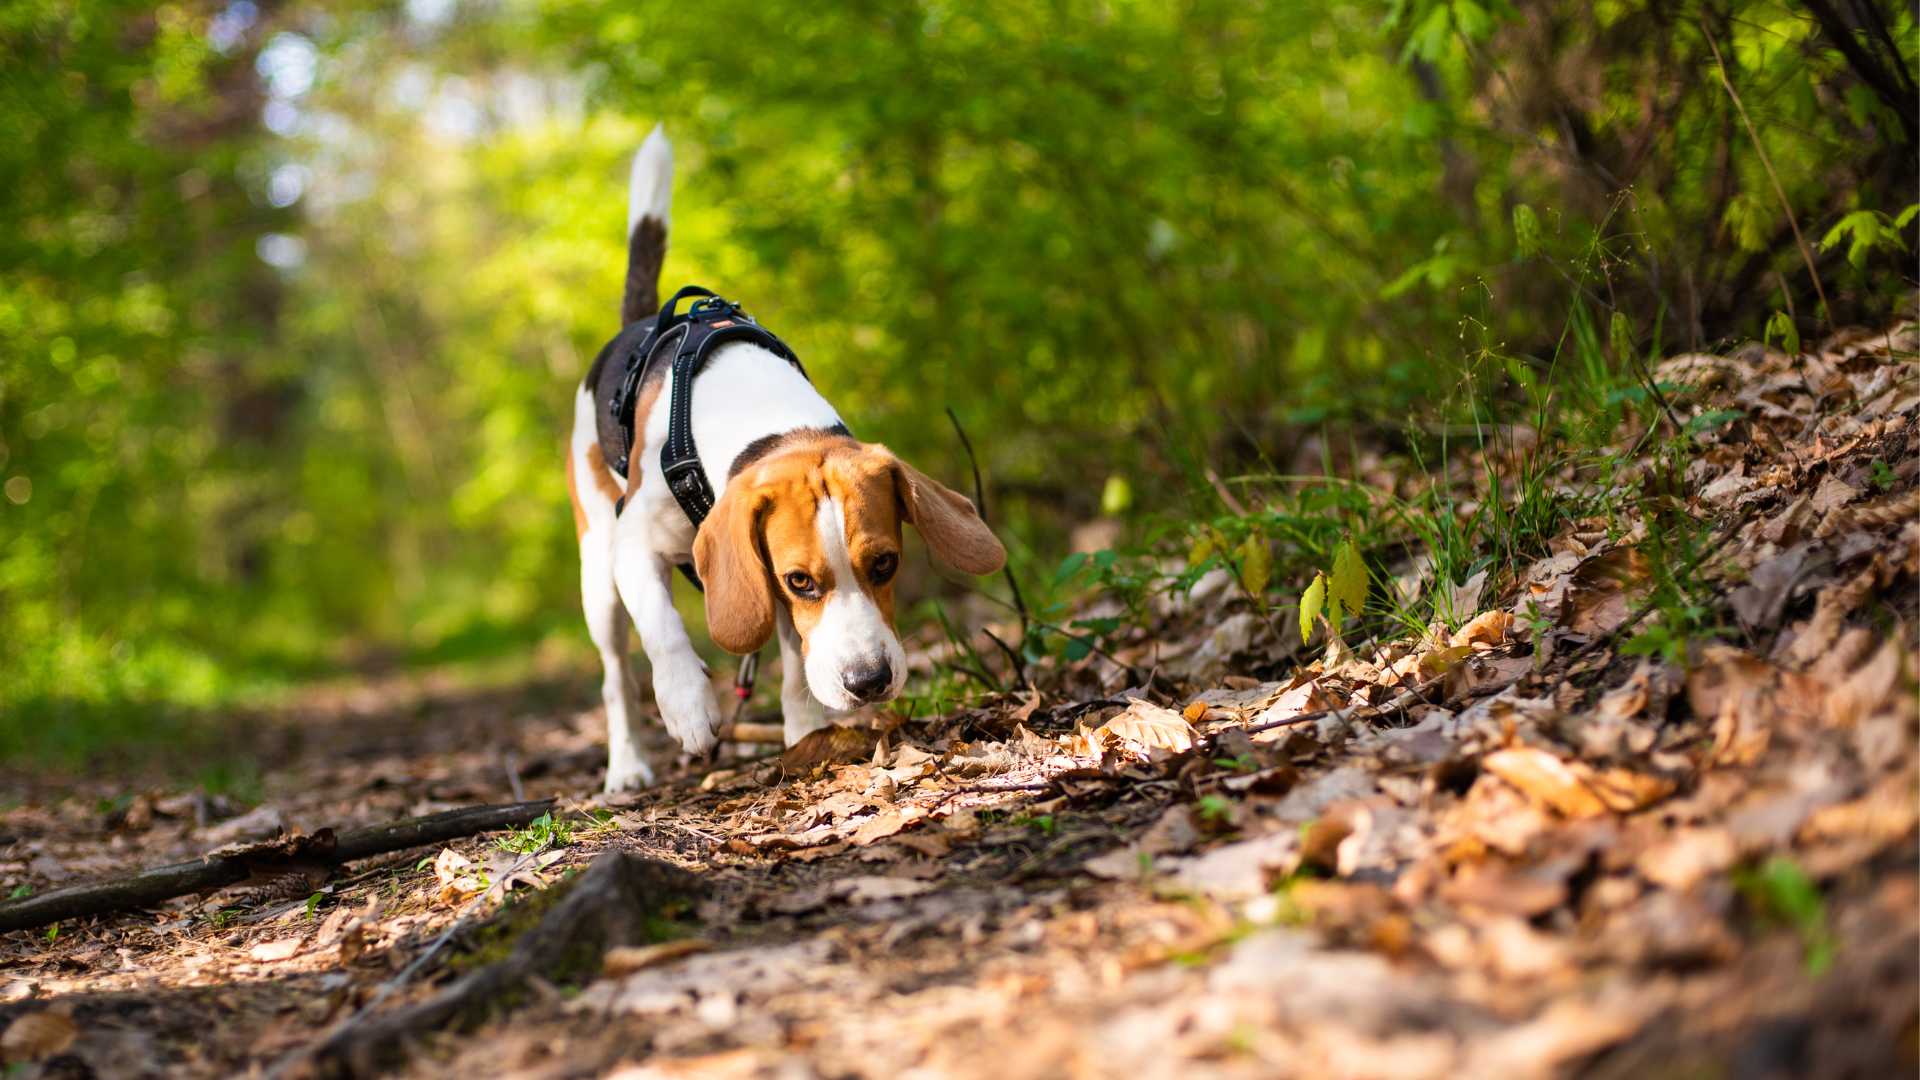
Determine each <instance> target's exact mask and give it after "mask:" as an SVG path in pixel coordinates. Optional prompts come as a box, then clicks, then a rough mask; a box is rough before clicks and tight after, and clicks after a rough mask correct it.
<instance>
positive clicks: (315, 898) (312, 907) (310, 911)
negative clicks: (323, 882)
mask: <svg viewBox="0 0 1920 1080" xmlns="http://www.w3.org/2000/svg"><path fill="white" fill-rule="evenodd" d="M326 898H327V894H326V893H324V892H316V893H314V894H313V895H312V896H309V897H307V907H306V910H307V918H309V919H311V918H314V917H315V916H316V915H317V914H318V913H319V911H320V904H321V903H322V902H323V901H325V900H326Z"/></svg>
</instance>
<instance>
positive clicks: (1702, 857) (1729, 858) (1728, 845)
mask: <svg viewBox="0 0 1920 1080" xmlns="http://www.w3.org/2000/svg"><path fill="white" fill-rule="evenodd" d="M1739 854H1740V851H1739V846H1738V845H1737V844H1735V843H1734V839H1733V834H1732V833H1730V832H1728V831H1727V830H1725V829H1722V828H1698V829H1679V830H1676V831H1674V832H1673V833H1672V834H1671V835H1669V836H1667V837H1666V838H1665V839H1663V840H1660V841H1659V842H1657V843H1655V844H1654V845H1653V846H1652V847H1650V848H1648V849H1647V850H1646V851H1644V852H1642V853H1641V855H1640V858H1639V861H1638V862H1636V863H1635V866H1636V867H1637V868H1638V869H1639V871H1640V876H1641V877H1644V878H1646V879H1647V880H1648V881H1651V882H1653V883H1654V884H1655V885H1660V886H1664V887H1666V888H1669V889H1678V890H1679V891H1681V892H1685V891H1687V890H1688V889H1691V888H1693V887H1694V886H1695V885H1697V884H1699V883H1700V882H1701V881H1702V880H1704V879H1705V878H1707V877H1709V876H1711V875H1714V874H1718V873H1720V872H1721V871H1723V870H1725V869H1727V868H1728V867H1730V866H1732V865H1733V862H1734V860H1735V859H1736V858H1738V857H1739Z"/></svg>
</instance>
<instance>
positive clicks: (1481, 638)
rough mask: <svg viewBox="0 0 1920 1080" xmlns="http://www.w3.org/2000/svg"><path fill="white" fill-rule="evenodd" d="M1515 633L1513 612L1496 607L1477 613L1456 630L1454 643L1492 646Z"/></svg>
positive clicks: (1457, 644)
mask: <svg viewBox="0 0 1920 1080" xmlns="http://www.w3.org/2000/svg"><path fill="white" fill-rule="evenodd" d="M1512 634H1513V613H1512V612H1510V611H1501V610H1500V609H1498V608H1495V609H1493V610H1491V611H1483V612H1481V613H1480V614H1478V615H1475V616H1474V617H1473V619H1472V621H1470V622H1468V623H1467V625H1465V626H1462V627H1461V628H1460V629H1459V630H1457V631H1455V632H1454V635H1453V642H1452V643H1453V644H1454V645H1456V646H1459V645H1485V646H1487V647H1489V648H1490V647H1492V646H1495V645H1498V644H1500V643H1502V642H1504V641H1506V640H1507V638H1509V637H1511V636H1512Z"/></svg>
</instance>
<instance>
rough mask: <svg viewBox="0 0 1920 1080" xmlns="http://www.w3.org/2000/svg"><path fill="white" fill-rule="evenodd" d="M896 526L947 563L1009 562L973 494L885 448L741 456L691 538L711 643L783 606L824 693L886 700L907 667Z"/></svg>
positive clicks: (992, 566) (798, 449) (755, 640)
mask: <svg viewBox="0 0 1920 1080" xmlns="http://www.w3.org/2000/svg"><path fill="white" fill-rule="evenodd" d="M902 524H912V525H913V526H914V527H915V528H917V529H919V530H920V535H921V536H922V537H923V538H924V539H925V540H926V542H927V547H928V548H929V549H931V550H932V551H933V553H934V555H935V556H937V557H938V558H939V559H940V560H941V561H942V562H945V563H947V564H948V565H950V566H953V567H954V568H956V569H959V570H964V571H966V572H967V573H970V574H986V573H991V572H993V571H995V570H998V569H999V568H1000V566H1001V564H1002V563H1004V562H1006V558H1007V552H1006V549H1005V548H1003V547H1001V546H1000V541H999V540H997V539H995V537H994V535H993V533H992V532H990V531H989V530H988V529H987V526H986V523H985V522H983V521H981V520H980V514H979V512H978V511H977V510H976V509H975V508H974V505H973V503H972V502H970V501H968V499H967V498H966V497H965V496H963V495H961V494H959V493H958V492H955V491H952V490H949V489H948V488H946V487H943V486H941V485H940V484H938V483H935V482H934V481H933V480H931V479H928V478H927V476H926V474H924V473H922V472H920V471H919V470H918V469H915V468H913V467H912V466H911V465H908V464H906V463H905V462H903V461H901V460H900V459H899V458H896V457H894V456H893V454H892V453H890V452H889V451H888V450H887V449H886V448H885V447H883V446H878V445H875V444H871V443H860V442H856V441H854V440H852V439H849V438H844V437H837V438H836V437H828V438H823V439H818V440H812V441H807V442H802V443H799V444H797V445H793V446H791V447H787V448H784V449H781V450H777V451H775V452H774V453H772V454H770V455H768V456H767V457H765V458H762V459H761V460H760V461H758V462H756V463H754V464H752V465H749V466H747V467H746V468H745V469H743V470H742V471H741V472H740V473H739V474H738V475H736V476H734V477H733V478H732V479H731V480H730V481H728V483H727V488H726V491H725V492H724V493H723V494H722V495H721V496H720V500H719V502H717V503H716V504H714V508H713V513H712V514H710V515H709V516H708V517H707V520H706V521H705V522H704V523H703V524H702V525H701V526H700V531H699V534H698V535H697V536H696V537H695V538H694V542H693V560H694V566H695V569H697V570H698V571H699V574H700V580H701V581H702V582H704V583H705V586H706V600H707V629H708V631H709V633H711V634H712V636H713V640H714V642H715V643H716V644H718V645H719V646H720V647H721V648H723V649H726V650H727V651H728V652H732V653H742V654H744V653H750V652H753V651H754V650H756V649H758V648H760V646H762V645H764V644H766V642H767V638H768V637H769V636H771V635H772V633H773V628H774V619H775V617H776V615H775V613H776V611H778V610H781V609H784V610H785V612H786V614H787V616H788V617H789V618H791V619H792V621H793V627H794V629H795V630H796V631H798V633H799V637H800V643H801V651H802V652H803V653H804V654H805V656H806V675H807V685H808V686H809V687H810V688H811V689H812V691H813V695H814V696H815V697H816V698H819V699H820V701H821V703H822V704H825V705H827V706H828V707H830V708H835V709H852V708H855V707H857V706H859V705H864V704H868V703H871V702H876V701H886V700H888V699H890V698H892V697H893V696H894V695H895V694H897V693H899V692H900V687H901V685H902V684H904V683H905V682H906V677H907V672H906V667H907V658H906V653H905V651H904V650H903V649H901V647H900V636H899V634H898V633H897V632H896V631H895V630H894V626H893V582H894V575H895V574H896V572H897V571H898V570H899V568H900V529H901V525H902Z"/></svg>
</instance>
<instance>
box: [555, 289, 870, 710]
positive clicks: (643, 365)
mask: <svg viewBox="0 0 1920 1080" xmlns="http://www.w3.org/2000/svg"><path fill="white" fill-rule="evenodd" d="M690 296H691V297H697V298H698V299H696V300H694V302H693V305H692V306H691V307H689V308H688V309H687V310H686V311H685V312H684V313H675V311H674V310H673V309H674V308H675V307H677V306H678V305H679V303H680V301H682V300H684V299H686V298H687V297H690ZM734 341H745V342H750V343H752V344H754V345H758V346H760V347H761V348H763V349H766V350H767V351H768V352H771V353H773V354H774V355H775V356H778V357H781V358H782V359H784V360H786V361H787V362H788V363H790V364H792V365H793V367H794V370H796V371H798V372H799V373H800V377H801V378H803V379H804V378H806V377H807V369H806V368H805V367H804V366H803V365H802V364H801V363H800V357H799V356H798V355H796V354H795V353H794V351H793V350H792V349H790V348H788V347H787V343H786V342H784V341H781V340H780V339H779V338H777V337H775V336H774V335H773V334H772V332H770V331H768V330H767V329H766V328H764V327H762V326H761V325H760V324H759V323H757V322H754V321H753V319H752V317H750V316H749V315H748V314H747V313H746V312H744V311H742V310H740V306H739V305H738V304H735V303H733V302H732V301H730V300H725V299H722V298H721V297H720V296H717V295H715V294H714V293H713V292H712V291H711V290H708V289H703V288H701V287H700V286H698V285H688V286H686V287H685V288H683V289H681V290H680V291H679V292H677V293H674V294H673V296H672V298H671V299H669V300H668V301H667V302H666V304H665V306H663V307H661V309H660V313H659V314H658V315H655V316H653V317H652V318H651V319H642V320H640V321H639V322H637V323H635V324H633V325H632V326H629V327H627V328H626V329H624V330H622V331H621V332H620V334H619V336H618V337H616V338H614V339H613V340H612V341H611V342H608V343H607V346H606V347H605V348H604V349H602V350H601V353H600V357H599V359H597V360H595V361H594V371H593V373H592V374H590V375H589V376H588V380H589V382H590V383H592V384H593V388H594V393H595V395H596V396H598V395H599V394H600V393H601V391H602V390H603V389H604V385H603V382H604V380H605V379H606V378H607V376H608V375H610V374H612V373H611V372H604V371H603V368H604V367H605V364H606V362H607V361H608V360H610V359H612V357H613V355H614V354H615V353H616V352H619V353H622V354H624V357H623V363H622V367H621V369H620V374H619V381H618V382H617V383H615V385H614V387H613V390H612V392H611V393H610V394H608V395H607V398H606V404H605V406H603V407H602V408H600V409H598V410H597V412H598V421H599V423H598V432H599V437H600V452H601V455H602V456H603V457H605V458H606V462H607V465H608V466H609V467H611V468H612V469H613V471H614V472H617V473H619V474H620V477H621V478H622V479H624V480H627V481H628V484H627V490H628V491H629V492H631V491H632V490H633V482H632V478H631V477H630V475H629V470H630V469H631V467H632V461H631V458H632V456H633V450H634V447H635V445H636V444H637V442H638V440H639V437H640V435H639V433H638V432H636V431H635V430H634V405H635V403H636V402H637V401H638V400H639V397H640V387H641V386H642V385H643V384H644V383H645V381H646V378H647V373H648V372H649V371H651V370H653V366H654V362H655V361H656V360H657V359H658V358H659V357H661V356H663V355H665V356H671V357H672V358H673V359H672V361H671V364H672V366H671V368H670V369H669V370H670V371H671V372H672V378H673V392H672V396H671V397H670V398H669V399H668V401H667V441H666V443H665V445H663V446H661V447H660V468H661V471H662V472H664V473H665V474H666V477H667V490H668V491H671V492H672V493H673V501H675V502H677V503H679V504H680V509H681V511H682V512H684V513H685V514H686V515H687V520H688V521H690V522H692V523H693V527H694V529H696V530H698V529H699V528H700V523H701V522H703V521H705V520H707V515H708V514H710V513H712V512H713V504H714V499H715V495H714V491H713V485H711V484H709V483H708V482H707V472H706V469H705V467H704V466H702V465H701V463H700V450H699V447H697V446H695V445H694V442H693V380H694V378H695V377H696V376H697V375H699V374H700V371H701V369H702V368H704V367H705V366H706V363H707V357H709V356H711V355H712V354H713V350H715V349H717V348H719V347H720V346H722V345H725V344H727V343H729V342H734ZM670 342H671V343H672V346H671V348H672V351H671V352H668V348H669V343H670ZM809 381H811V380H809ZM835 430H836V431H837V432H838V433H839V434H842V435H845V434H849V432H848V431H847V429H846V427H845V425H835ZM626 505H627V499H626V496H625V495H622V496H621V497H620V499H619V500H618V501H617V502H615V503H614V513H615V514H618V513H619V512H620V511H622V510H624V509H626ZM680 573H681V574H682V575H684V576H685V577H686V579H687V580H688V581H689V582H691V583H692V584H693V587H694V588H696V589H701V588H702V587H701V584H700V575H699V574H697V573H695V572H694V569H693V565H692V564H691V563H681V564H680ZM702 591H705V590H704V589H702ZM758 660H759V656H758V654H755V655H752V656H748V657H746V658H745V659H744V660H742V661H741V663H740V670H739V673H738V675H737V676H736V678H735V681H734V694H735V696H736V697H737V698H739V700H740V703H741V704H742V705H744V704H745V702H746V700H747V698H748V697H750V696H751V695H752V692H753V680H754V674H755V672H756V670H757V669H758V667H759V664H758ZM734 715H735V717H736V718H737V717H738V715H739V708H738V707H736V708H735V711H734Z"/></svg>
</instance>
